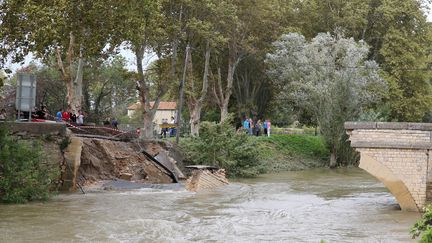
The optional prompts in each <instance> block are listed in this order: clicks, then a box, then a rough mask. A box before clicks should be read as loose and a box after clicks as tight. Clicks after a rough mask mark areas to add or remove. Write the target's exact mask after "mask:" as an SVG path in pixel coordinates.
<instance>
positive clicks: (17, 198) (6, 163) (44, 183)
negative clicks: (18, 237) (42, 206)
mask: <svg viewBox="0 0 432 243" xmlns="http://www.w3.org/2000/svg"><path fill="white" fill-rule="evenodd" d="M58 173H59V170H58V168H52V166H50V165H48V164H47V163H46V161H44V160H43V154H42V148H41V146H40V144H38V143H36V142H34V143H32V144H28V143H24V142H22V141H18V140H17V139H16V138H13V137H11V136H9V135H8V129H6V127H5V126H2V127H0V201H1V202H4V203H25V202H28V201H34V200H47V199H48V198H49V196H50V191H51V181H52V180H53V179H55V178H57V176H58Z"/></svg>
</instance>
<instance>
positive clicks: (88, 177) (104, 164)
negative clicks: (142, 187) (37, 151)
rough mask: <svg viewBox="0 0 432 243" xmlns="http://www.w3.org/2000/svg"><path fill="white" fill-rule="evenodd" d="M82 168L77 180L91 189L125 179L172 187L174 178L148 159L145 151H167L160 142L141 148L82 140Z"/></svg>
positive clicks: (126, 144) (127, 143) (145, 144)
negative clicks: (102, 181)
mask: <svg viewBox="0 0 432 243" xmlns="http://www.w3.org/2000/svg"><path fill="white" fill-rule="evenodd" d="M82 140H83V147H82V152H81V165H80V167H79V169H78V173H77V178H78V181H79V182H80V184H82V185H90V184H92V183H96V182H98V181H101V180H114V179H123V180H129V181H134V182H141V183H155V184H165V183H172V182H173V179H172V178H171V177H170V174H169V173H168V172H167V171H166V170H165V169H164V168H163V167H161V166H159V165H158V164H156V163H154V162H152V161H150V160H149V159H147V158H146V157H145V156H144V155H143V154H142V153H140V150H141V148H145V150H146V151H148V152H149V153H150V154H152V155H155V152H156V153H157V152H160V151H164V150H165V148H163V147H162V146H161V144H159V143H157V142H146V143H144V144H142V145H138V144H137V143H134V142H119V141H110V140H103V139H92V138H82Z"/></svg>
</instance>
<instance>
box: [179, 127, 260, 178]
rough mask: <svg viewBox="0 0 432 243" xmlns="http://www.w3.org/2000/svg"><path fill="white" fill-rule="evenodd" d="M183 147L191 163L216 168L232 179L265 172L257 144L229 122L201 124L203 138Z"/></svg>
mask: <svg viewBox="0 0 432 243" xmlns="http://www.w3.org/2000/svg"><path fill="white" fill-rule="evenodd" d="M228 120H229V119H228ZM181 146H182V147H183V148H184V149H185V151H186V156H187V160H188V161H189V163H191V164H201V165H215V166H218V167H221V168H224V169H226V171H227V174H228V175H229V176H231V177H233V176H239V177H251V176H256V175H258V174H259V173H262V172H264V171H263V168H262V166H261V165H260V163H259V161H258V150H257V148H256V144H255V143H254V142H253V141H252V140H249V139H248V136H247V135H246V134H243V133H241V134H237V133H236V130H235V128H234V127H233V126H232V125H231V124H230V121H224V122H222V123H219V124H216V123H213V122H203V123H201V127H200V136H199V137H193V138H191V139H189V140H184V143H183V144H182V145H181Z"/></svg>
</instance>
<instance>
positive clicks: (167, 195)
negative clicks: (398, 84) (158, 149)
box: [0, 169, 419, 242]
mask: <svg viewBox="0 0 432 243" xmlns="http://www.w3.org/2000/svg"><path fill="white" fill-rule="evenodd" d="M418 218H419V214H418V213H407V212H401V211H399V210H398V206H397V202H396V200H395V199H394V197H393V196H392V195H391V194H389V193H388V192H387V190H386V189H385V188H384V187H383V185H382V184H381V183H379V182H377V181H376V180H375V179H374V178H373V177H371V176H370V175H368V174H366V172H363V171H362V170H359V169H343V170H325V169H320V170H310V171H301V172H286V173H280V174H274V175H265V176H262V177H259V178H255V179H246V180H238V181H235V182H234V183H232V184H231V185H229V186H227V187H224V188H222V189H220V190H217V191H211V192H201V193H191V192H187V191H184V190H161V189H149V188H147V189H139V190H129V191H110V192H102V193H100V192H99V193H89V194H86V195H81V194H69V195H60V196H57V197H55V198H54V200H53V201H50V202H48V203H32V204H27V205H0V219H1V220H0V242H23V241H24V242H25V241H29V242H30V241H31V242H53V241H57V242H58V241H62V242H65V241H66V242H68V241H75V242H81V241H85V242H149V241H151V242H155V241H156V242H189V241H213V242H266V241H275V242H319V241H320V240H326V241H327V242H410V241H412V240H411V239H410V237H409V234H408V231H409V228H410V227H411V226H412V224H413V223H414V222H415V221H416V220H417V219H418Z"/></svg>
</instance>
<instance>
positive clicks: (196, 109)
mask: <svg viewBox="0 0 432 243" xmlns="http://www.w3.org/2000/svg"><path fill="white" fill-rule="evenodd" d="M209 66H210V43H209V42H208V41H207V44H206V52H205V62H204V75H203V81H202V90H201V94H200V97H199V98H198V99H195V98H194V97H188V98H189V99H188V104H189V110H190V111H191V112H190V126H191V135H192V136H199V128H200V120H201V109H202V107H203V103H204V100H205V98H206V97H207V93H208V92H207V91H208V75H209ZM191 95H194V94H191Z"/></svg>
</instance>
